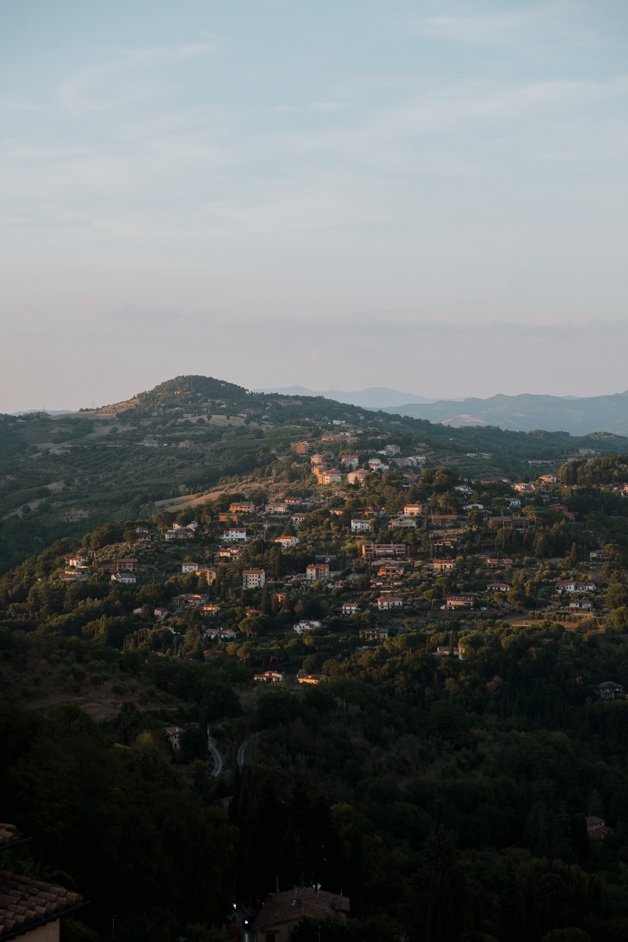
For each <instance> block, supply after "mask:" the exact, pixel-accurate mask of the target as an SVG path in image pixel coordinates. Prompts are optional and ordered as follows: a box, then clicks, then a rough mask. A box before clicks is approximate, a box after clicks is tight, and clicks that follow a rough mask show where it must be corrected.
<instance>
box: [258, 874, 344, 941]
mask: <svg viewBox="0 0 628 942" xmlns="http://www.w3.org/2000/svg"><path fill="white" fill-rule="evenodd" d="M349 912H350V900H349V898H348V897H347V896H340V895H339V894H338V893H328V892H327V891H326V890H317V889H316V888H315V887H311V886H297V887H294V889H292V890H286V891H285V892H282V893H271V894H270V896H268V897H267V898H266V900H265V902H264V903H263V905H262V908H261V909H260V911H259V912H258V914H257V916H256V917H255V920H254V921H253V929H254V930H255V933H256V936H257V942H288V939H289V937H290V933H291V932H292V930H293V929H294V927H295V926H296V925H298V923H299V922H301V920H302V919H306V918H309V919H324V920H325V921H326V920H328V919H338V920H339V921H343V922H344V920H345V919H346V918H347V916H348V915H349Z"/></svg>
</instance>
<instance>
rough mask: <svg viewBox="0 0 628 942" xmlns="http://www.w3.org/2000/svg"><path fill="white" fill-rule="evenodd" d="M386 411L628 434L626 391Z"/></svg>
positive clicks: (522, 428) (411, 404)
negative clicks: (601, 394)
mask: <svg viewBox="0 0 628 942" xmlns="http://www.w3.org/2000/svg"><path fill="white" fill-rule="evenodd" d="M382 408H383V409H384V411H385V412H391V413H396V414H399V415H408V416H412V417H413V418H415V419H428V420H429V421H430V422H441V423H442V424H444V425H451V426H454V427H455V428H461V427H464V426H470V425H494V426H497V427H498V428H502V429H508V430H510V431H515V432H531V431H535V430H537V429H542V430H544V431H548V432H559V431H560V432H569V433H570V434H571V435H588V434H590V433H592V432H611V433H614V434H615V435H626V434H628V391H627V392H623V393H616V394H614V395H610V396H591V397H586V398H582V399H575V398H573V397H562V396H532V395H521V396H491V397H490V399H460V400H440V401H438V402H434V401H431V402H427V403H417V402H416V401H412V400H408V402H407V403H404V404H403V405H396V406H392V407H391V406H383V407H382Z"/></svg>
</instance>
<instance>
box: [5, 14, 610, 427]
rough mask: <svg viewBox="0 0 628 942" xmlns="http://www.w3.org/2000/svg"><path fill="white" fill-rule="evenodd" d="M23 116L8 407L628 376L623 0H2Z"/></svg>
mask: <svg viewBox="0 0 628 942" xmlns="http://www.w3.org/2000/svg"><path fill="white" fill-rule="evenodd" d="M0 111H1V125H0V126H1V128H2V147H1V148H0V187H1V190H2V212H1V214H0V257H1V258H2V280H1V288H0V291H1V298H0V304H1V307H0V318H1V322H2V337H3V343H2V346H3V349H4V353H5V356H4V357H3V368H2V371H0V411H10V410H13V409H18V408H30V407H41V406H42V405H46V406H48V407H49V408H60V407H75V406H80V405H86V404H90V403H91V402H92V401H93V402H97V403H100V402H105V401H110V400H113V399H117V398H123V397H125V396H127V395H129V394H132V393H133V392H136V391H139V390H140V389H144V388H148V387H149V386H152V385H154V384H155V383H157V382H160V381H161V380H164V379H167V378H169V377H171V376H174V375H176V374H180V373H192V372H194V373H205V374H209V375H214V376H219V377H221V378H224V379H227V380H230V381H233V382H238V383H241V384H243V385H246V386H271V385H289V384H293V383H301V384H304V385H308V386H311V387H313V388H320V389H324V388H328V387H330V386H332V387H335V388H345V389H347V388H354V389H355V388H359V387H362V386H368V385H388V386H395V387H397V388H402V389H405V390H408V391H412V392H416V393H420V394H423V395H428V396H434V397H454V396H462V395H482V396H484V395H491V394H493V393H496V392H506V393H518V392H551V393H557V394H576V395H589V394H600V393H606V392H617V391H620V390H623V389H625V388H627V387H628V378H627V371H626V366H625V351H626V349H627V347H628V345H627V341H628V318H627V316H626V314H627V309H626V280H627V279H626V274H625V272H626V269H627V267H628V266H627V264H626V260H625V255H626V245H628V177H627V173H628V170H627V168H628V6H627V5H626V3H625V2H624V0H621V2H620V0H617V2H614V0H557V2H553V0H549V2H539V3H532V2H519V3H511V4H509V3H504V2H495V3H490V2H484V0H483V2H477V3H476V2H474V0H466V2H463V0H460V2H453V0H427V2H401V0H386V2H384V0H379V2H374V0H336V2H334V3H331V2H326V0H317V2H316V3H314V2H309V3H305V2H299V0H290V2H288V0H229V2H227V3H225V2H224V0H223V2H220V3H218V2H212V0H204V2H201V0H177V2H174V0H173V2H164V0H162V2H159V0H150V2H149V0H123V2H122V0H107V2H106V3H104V2H102V0H54V2H50V0H19V2H15V3H9V2H7V0H5V2H3V3H0Z"/></svg>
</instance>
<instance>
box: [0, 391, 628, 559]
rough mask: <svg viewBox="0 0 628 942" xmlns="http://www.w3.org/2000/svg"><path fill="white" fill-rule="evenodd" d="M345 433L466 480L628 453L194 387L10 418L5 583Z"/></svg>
mask: <svg viewBox="0 0 628 942" xmlns="http://www.w3.org/2000/svg"><path fill="white" fill-rule="evenodd" d="M334 430H335V431H336V433H339V432H340V431H343V430H344V431H345V432H346V433H347V435H348V442H349V441H351V440H354V441H360V442H366V441H368V442H370V447H371V448H372V450H373V453H375V451H377V448H378V447H381V446H380V445H378V442H381V436H392V438H393V440H394V441H395V442H396V443H397V444H398V445H399V448H400V454H401V455H402V456H413V455H420V456H421V458H422V460H423V463H424V464H426V465H427V466H436V465H439V464H444V463H447V464H450V465H451V466H452V467H455V468H456V469H458V470H459V471H460V472H461V473H465V474H480V473H482V474H483V475H485V476H487V477H489V476H504V475H512V474H516V475H518V476H520V475H522V474H524V473H525V472H526V468H528V470H529V467H528V465H527V462H529V461H537V462H538V461H540V462H549V463H550V464H551V463H552V462H554V463H555V462H557V461H560V460H562V459H563V458H564V457H566V456H569V455H571V454H577V453H578V451H579V450H580V449H588V450H593V451H594V452H596V453H597V452H599V453H611V452H615V451H622V450H624V449H625V447H626V445H627V444H628V441H626V440H624V439H621V438H619V437H614V436H611V435H606V436H598V437H596V438H595V439H592V438H587V437H584V438H572V437H570V436H569V435H566V434H564V433H556V434H551V433H534V434H530V435H527V434H524V433H515V432H504V431H500V430H498V429H495V428H481V429H478V428H469V429H448V428H446V427H444V426H442V425H436V424H431V423H429V422H427V421H424V420H417V419H412V418H408V417H399V416H394V415H389V414H387V413H386V412H381V411H380V412H373V411H370V410H367V409H363V408H360V407H357V406H353V405H348V404H345V403H338V402H334V401H333V400H330V399H325V398H322V397H307V396H283V395H279V394H262V393H252V392H249V391H248V390H246V389H244V388H243V387H241V386H237V385H235V384H232V383H228V382H225V381H222V380H218V379H213V378H211V377H203V376H182V377H176V378H175V379H172V380H168V381H167V382H165V383H162V384H160V385H159V386H156V387H155V388H154V389H152V390H149V391H146V392H141V393H138V394H137V395H136V396H134V397H132V398H131V399H129V400H126V401H125V402H122V403H113V404H110V405H106V406H102V407H101V408H98V409H91V410H90V409H85V410H82V411H80V412H78V413H73V414H64V415H58V416H50V415H46V414H44V413H33V414H29V415H22V416H0V572H1V571H4V570H6V569H7V568H8V567H10V566H12V565H15V564H16V563H18V562H19V561H20V560H21V559H24V558H25V557H26V556H28V555H30V554H31V553H33V552H37V551H39V550H41V549H43V548H44V547H45V546H47V545H49V544H50V543H51V542H52V541H54V540H55V539H59V538H61V537H65V536H75V535H79V534H80V533H84V532H86V531H87V530H89V529H90V528H93V527H94V526H97V525H98V524H101V523H106V522H108V521H110V520H112V519H120V520H122V519H126V518H128V517H131V516H150V515H151V514H152V513H153V512H154V510H155V509H156V507H157V502H159V501H163V500H173V499H175V498H179V497H186V496H189V495H201V496H202V494H203V493H204V492H206V491H210V490H211V489H212V488H213V487H214V486H215V485H216V484H217V483H218V482H219V481H220V480H221V479H222V478H224V477H232V476H239V477H242V476H248V477H249V479H250V481H252V482H255V480H256V478H258V477H259V476H260V475H261V476H262V477H263V476H264V474H265V469H266V468H267V467H268V466H269V464H270V463H271V462H272V461H273V460H274V458H275V457H276V456H277V455H281V454H287V453H289V449H290V445H291V444H292V443H294V442H296V441H299V440H301V439H308V440H312V441H318V440H320V439H322V438H323V436H325V435H326V434H330V433H332V432H334Z"/></svg>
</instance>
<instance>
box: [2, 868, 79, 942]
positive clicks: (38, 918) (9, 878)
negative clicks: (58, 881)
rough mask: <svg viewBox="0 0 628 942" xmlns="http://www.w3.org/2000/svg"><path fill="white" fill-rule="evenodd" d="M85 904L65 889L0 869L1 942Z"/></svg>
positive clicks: (77, 896) (77, 895)
mask: <svg viewBox="0 0 628 942" xmlns="http://www.w3.org/2000/svg"><path fill="white" fill-rule="evenodd" d="M84 902H85V900H84V899H83V897H82V896H79V894H78V893H73V892H72V891H71V890H66V889H65V887H62V886H54V885H53V884H52V883H43V882H42V881H40V880H31V879H30V877H23V876H21V875H18V874H15V873H9V872H8V870H0V942H4V940H5V939H14V938H16V937H17V936H20V935H23V934H24V933H26V932H29V931H30V930H31V929H34V928H36V927H37V926H40V925H44V924H45V923H47V922H53V921H54V920H55V919H59V918H60V917H61V916H63V915H64V914H65V913H67V912H70V911H71V910H73V909H76V908H77V907H78V906H81V905H83V903H84Z"/></svg>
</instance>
